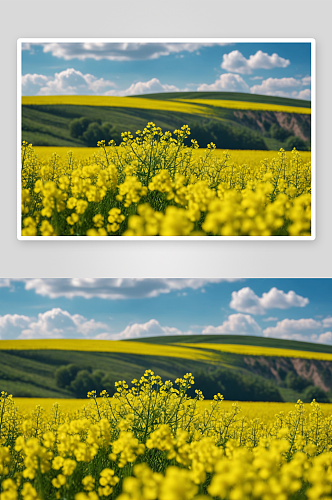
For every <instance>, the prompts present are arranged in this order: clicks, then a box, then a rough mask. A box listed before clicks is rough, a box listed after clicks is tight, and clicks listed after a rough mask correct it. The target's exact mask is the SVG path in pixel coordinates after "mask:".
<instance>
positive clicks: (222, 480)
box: [0, 370, 332, 500]
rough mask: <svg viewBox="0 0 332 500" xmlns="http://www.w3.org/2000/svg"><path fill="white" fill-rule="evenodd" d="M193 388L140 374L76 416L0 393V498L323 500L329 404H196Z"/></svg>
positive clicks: (188, 378)
mask: <svg viewBox="0 0 332 500" xmlns="http://www.w3.org/2000/svg"><path fill="white" fill-rule="evenodd" d="M193 384H194V378H193V376H192V374H191V373H187V374H186V375H184V377H183V378H178V379H177V380H176V381H175V383H172V382H171V381H166V382H163V381H162V380H161V378H160V377H159V376H156V375H155V374H154V373H153V372H152V371H151V370H147V371H146V372H145V373H144V375H143V376H142V377H141V378H140V380H136V379H134V380H132V381H131V387H129V385H128V384H127V382H126V381H119V382H117V383H116V384H115V386H116V393H115V395H114V397H113V398H110V397H109V395H108V394H107V392H106V391H102V392H101V394H100V397H97V396H99V395H97V394H96V392H95V391H92V392H89V393H88V395H87V396H88V402H87V404H85V406H83V407H81V408H77V409H76V408H75V411H72V412H71V411H69V412H68V411H66V412H64V411H62V409H61V406H59V405H58V404H56V403H55V404H54V405H53V406H52V407H51V408H50V409H48V411H45V409H44V408H43V407H41V406H40V405H37V406H36V407H35V408H33V409H32V408H31V409H30V411H29V409H28V408H26V409H24V408H23V410H20V409H19V408H18V407H17V405H16V402H15V400H13V398H12V397H11V396H9V395H7V394H6V393H4V392H2V393H1V394H0V499H1V500H21V499H22V500H44V499H46V498H49V499H56V500H99V499H102V500H103V499H104V498H105V499H106V498H107V499H109V500H113V499H114V500H115V499H117V500H203V499H204V500H212V499H220V500H275V499H278V500H300V499H301V500H302V499H303V500H327V499H328V498H331V495H332V433H331V430H332V415H331V405H330V406H329V407H328V405H326V406H324V407H322V406H321V405H319V404H318V403H316V402H315V401H313V402H312V403H311V404H310V405H304V404H303V403H302V402H301V401H298V402H297V404H296V405H293V407H292V408H290V407H289V406H286V405H282V404H277V405H271V406H269V407H268V408H267V407H266V405H265V406H264V404H257V403H256V404H255V405H253V404H252V403H247V405H246V406H245V407H243V408H241V406H240V405H239V404H238V403H236V402H235V403H227V404H225V402H224V400H223V396H222V395H221V394H216V395H215V396H214V399H213V401H209V402H206V403H204V402H203V395H202V393H201V391H200V390H199V389H197V390H196V392H195V394H196V395H195V397H192V398H191V397H189V396H188V395H187V392H188V390H189V389H190V388H191V387H192V386H193ZM203 405H204V406H203ZM72 409H74V407H72ZM257 409H259V410H260V411H259V413H258V414H257Z"/></svg>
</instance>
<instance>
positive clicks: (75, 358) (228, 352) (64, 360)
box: [0, 335, 332, 402]
mask: <svg viewBox="0 0 332 500" xmlns="http://www.w3.org/2000/svg"><path fill="white" fill-rule="evenodd" d="M0 351H1V365H0V391H1V390H4V391H6V392H8V393H11V394H13V395H14V396H17V397H19V396H20V397H49V398H50V397H51V398H54V397H61V398H72V397H73V396H76V397H84V394H85V393H86V392H87V391H86V389H87V390H93V389H96V388H97V389H98V387H103V386H106V388H107V390H108V391H109V392H111V391H112V390H113V389H112V388H113V387H114V382H115V381H117V380H123V379H125V380H127V381H130V380H131V379H132V378H138V377H140V376H141V375H142V374H143V372H144V371H145V370H146V369H148V368H150V369H152V370H153V371H155V372H156V373H158V374H159V375H161V376H162V377H163V378H170V379H173V380H174V379H175V378H177V377H178V376H182V375H183V374H184V373H186V372H192V373H193V374H194V376H195V377H196V379H197V388H200V389H203V393H204V390H205V392H206V395H207V397H210V392H211V391H213V390H214V388H217V387H219V386H220V385H221V387H222V389H223V392H225V398H226V399H239V400H241V399H242V400H270V401H278V400H279V401H280V400H284V401H290V402H292V401H296V400H297V399H298V398H302V399H304V400H305V398H306V397H307V395H308V394H309V393H310V394H311V395H312V394H315V391H316V393H317V399H318V400H320V399H322V398H323V399H324V398H325V399H324V401H329V400H330V398H331V397H332V396H331V390H332V346H324V345H316V344H310V343H305V342H296V341H285V340H277V339H268V338H259V337H244V336H221V335H220V336H218V335H210V336H209V335H193V336H177V337H155V338H148V339H141V340H140V341H137V340H127V341H102V340H98V341H94V340H14V341H9V340H8V341H7V340H1V341H0ZM72 365H74V372H75V373H74V375H73V378H72V379H71V381H69V382H70V384H71V385H67V386H66V385H64V384H62V386H61V384H59V376H58V374H59V368H61V367H62V368H61V370H62V371H64V372H66V370H67V371H68V370H69V371H70V370H71V369H70V368H68V366H69V367H70V366H72ZM61 370H60V372H61ZM75 370H76V371H75ZM69 371H68V373H69ZM79 374H80V375H79ZM57 377H58V378H57ZM75 377H76V378H75ZM78 379H80V380H78ZM75 380H76V382H75ZM79 383H80V384H81V385H79ZM82 384H83V385H82ZM89 384H90V385H89ZM91 384H92V386H91ZM218 384H219V385H218ZM225 384H226V385H225ZM248 384H249V385H248ZM95 385H96V386H97V387H95ZM242 389H243V391H242ZM75 391H76V392H75ZM241 391H242V393H241ZM216 392H220V391H219V389H218V390H217V391H216ZM233 395H234V397H232V396H233ZM308 397H309V396H308ZM257 398H258V399H257ZM259 398H261V399H259ZM324 401H323V402H324Z"/></svg>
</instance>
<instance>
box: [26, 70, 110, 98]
mask: <svg viewBox="0 0 332 500" xmlns="http://www.w3.org/2000/svg"><path fill="white" fill-rule="evenodd" d="M114 87H115V84H114V83H113V82H111V81H110V80H104V79H103V78H97V77H95V76H93V75H90V74H89V73H87V74H83V73H82V72H81V71H77V70H75V69H74V68H67V69H66V70H64V71H61V72H60V73H55V74H54V76H50V77H47V76H45V75H37V74H34V75H31V74H27V75H24V76H22V94H23V95H90V94H98V95H99V94H105V93H106V92H107V91H109V90H110V89H111V88H114Z"/></svg>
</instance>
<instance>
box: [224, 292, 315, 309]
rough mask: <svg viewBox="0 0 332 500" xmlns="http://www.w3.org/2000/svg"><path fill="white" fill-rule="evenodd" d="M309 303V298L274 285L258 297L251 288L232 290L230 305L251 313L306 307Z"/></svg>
mask: <svg viewBox="0 0 332 500" xmlns="http://www.w3.org/2000/svg"><path fill="white" fill-rule="evenodd" d="M307 304H309V299H307V298H305V297H301V296H300V295H297V294H296V293H295V292H293V291H292V290H290V291H289V292H288V293H285V292H284V291H282V290H278V289H277V288H275V287H273V288H271V290H270V291H269V292H267V293H263V294H262V297H258V295H256V294H255V292H254V291H253V290H252V289H251V288H249V287H245V288H241V290H239V291H238V292H232V300H231V302H230V304H229V306H230V307H231V308H232V309H235V310H236V311H240V312H245V313H249V314H265V312H266V309H288V308H290V307H305V306H306V305H307Z"/></svg>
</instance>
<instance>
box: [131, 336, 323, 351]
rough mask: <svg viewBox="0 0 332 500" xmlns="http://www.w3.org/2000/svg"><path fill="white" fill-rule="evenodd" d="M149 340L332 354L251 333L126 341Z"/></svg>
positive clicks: (317, 347)
mask: <svg viewBox="0 0 332 500" xmlns="http://www.w3.org/2000/svg"><path fill="white" fill-rule="evenodd" d="M132 340H134V341H135V342H148V343H152V344H174V343H181V344H182V343H188V344H190V343H195V344H198V343H204V344H207V343H212V344H237V345H253V346H260V347H278V348H280V349H295V350H297V351H308V352H324V353H331V354H332V346H330V345H325V344H315V343H313V342H301V341H299V340H286V339H274V338H268V337H255V336H250V335H169V336H162V337H147V338H141V339H128V340H126V341H125V342H130V341H132Z"/></svg>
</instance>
